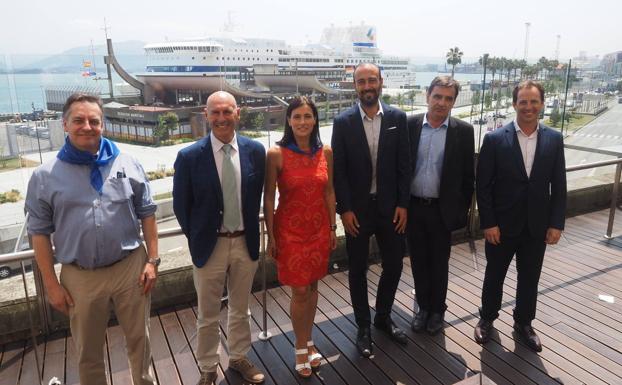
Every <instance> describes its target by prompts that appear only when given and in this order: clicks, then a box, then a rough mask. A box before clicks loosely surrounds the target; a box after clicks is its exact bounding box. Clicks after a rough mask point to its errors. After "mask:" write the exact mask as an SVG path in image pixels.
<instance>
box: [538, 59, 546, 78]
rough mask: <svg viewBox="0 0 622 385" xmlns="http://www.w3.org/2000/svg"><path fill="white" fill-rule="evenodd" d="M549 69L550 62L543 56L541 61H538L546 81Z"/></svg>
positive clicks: (539, 68)
mask: <svg viewBox="0 0 622 385" xmlns="http://www.w3.org/2000/svg"><path fill="white" fill-rule="evenodd" d="M548 67H549V60H548V59H547V58H546V57H544V56H542V57H541V58H540V59H538V70H539V71H543V72H544V73H543V75H544V80H546V71H547V70H548Z"/></svg>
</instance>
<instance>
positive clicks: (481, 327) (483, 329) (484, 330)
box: [474, 318, 492, 344]
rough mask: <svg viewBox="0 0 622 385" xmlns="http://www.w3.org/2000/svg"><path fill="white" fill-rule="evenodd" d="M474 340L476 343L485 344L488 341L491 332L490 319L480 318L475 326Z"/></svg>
mask: <svg viewBox="0 0 622 385" xmlns="http://www.w3.org/2000/svg"><path fill="white" fill-rule="evenodd" d="M474 334H475V342H477V343H478V344H485V343H486V342H488V341H490V335H491V334H492V321H488V320H485V319H483V318H482V319H480V320H479V322H478V323H477V326H475V332H474Z"/></svg>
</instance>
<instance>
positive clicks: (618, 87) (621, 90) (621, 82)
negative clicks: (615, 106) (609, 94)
mask: <svg viewBox="0 0 622 385" xmlns="http://www.w3.org/2000/svg"><path fill="white" fill-rule="evenodd" d="M616 88H617V90H618V91H620V92H622V80H620V81H619V82H618V85H617V86H616Z"/></svg>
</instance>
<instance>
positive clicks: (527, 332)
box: [514, 322, 542, 352]
mask: <svg viewBox="0 0 622 385" xmlns="http://www.w3.org/2000/svg"><path fill="white" fill-rule="evenodd" d="M514 331H516V334H518V337H519V338H520V339H521V340H522V341H523V342H524V343H525V345H527V347H528V348H529V349H531V350H533V351H534V352H541V351H542V343H541V342H540V338H539V337H538V335H537V334H536V331H535V330H533V328H532V327H531V325H521V324H519V323H516V322H515V323H514Z"/></svg>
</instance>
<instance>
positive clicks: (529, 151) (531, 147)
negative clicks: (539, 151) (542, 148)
mask: <svg viewBox="0 0 622 385" xmlns="http://www.w3.org/2000/svg"><path fill="white" fill-rule="evenodd" d="M514 128H515V129H516V136H517V137H518V144H519V146H520V152H521V153H522V154H523V164H524V165H525V171H526V172H527V177H529V176H530V175H531V167H532V166H533V159H534V157H535V156H536V145H537V144H538V130H539V129H540V124H538V127H536V130H535V131H534V132H532V133H531V135H529V136H527V134H525V133H524V132H523V130H522V129H521V128H520V127H519V126H518V122H517V121H516V119H514Z"/></svg>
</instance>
